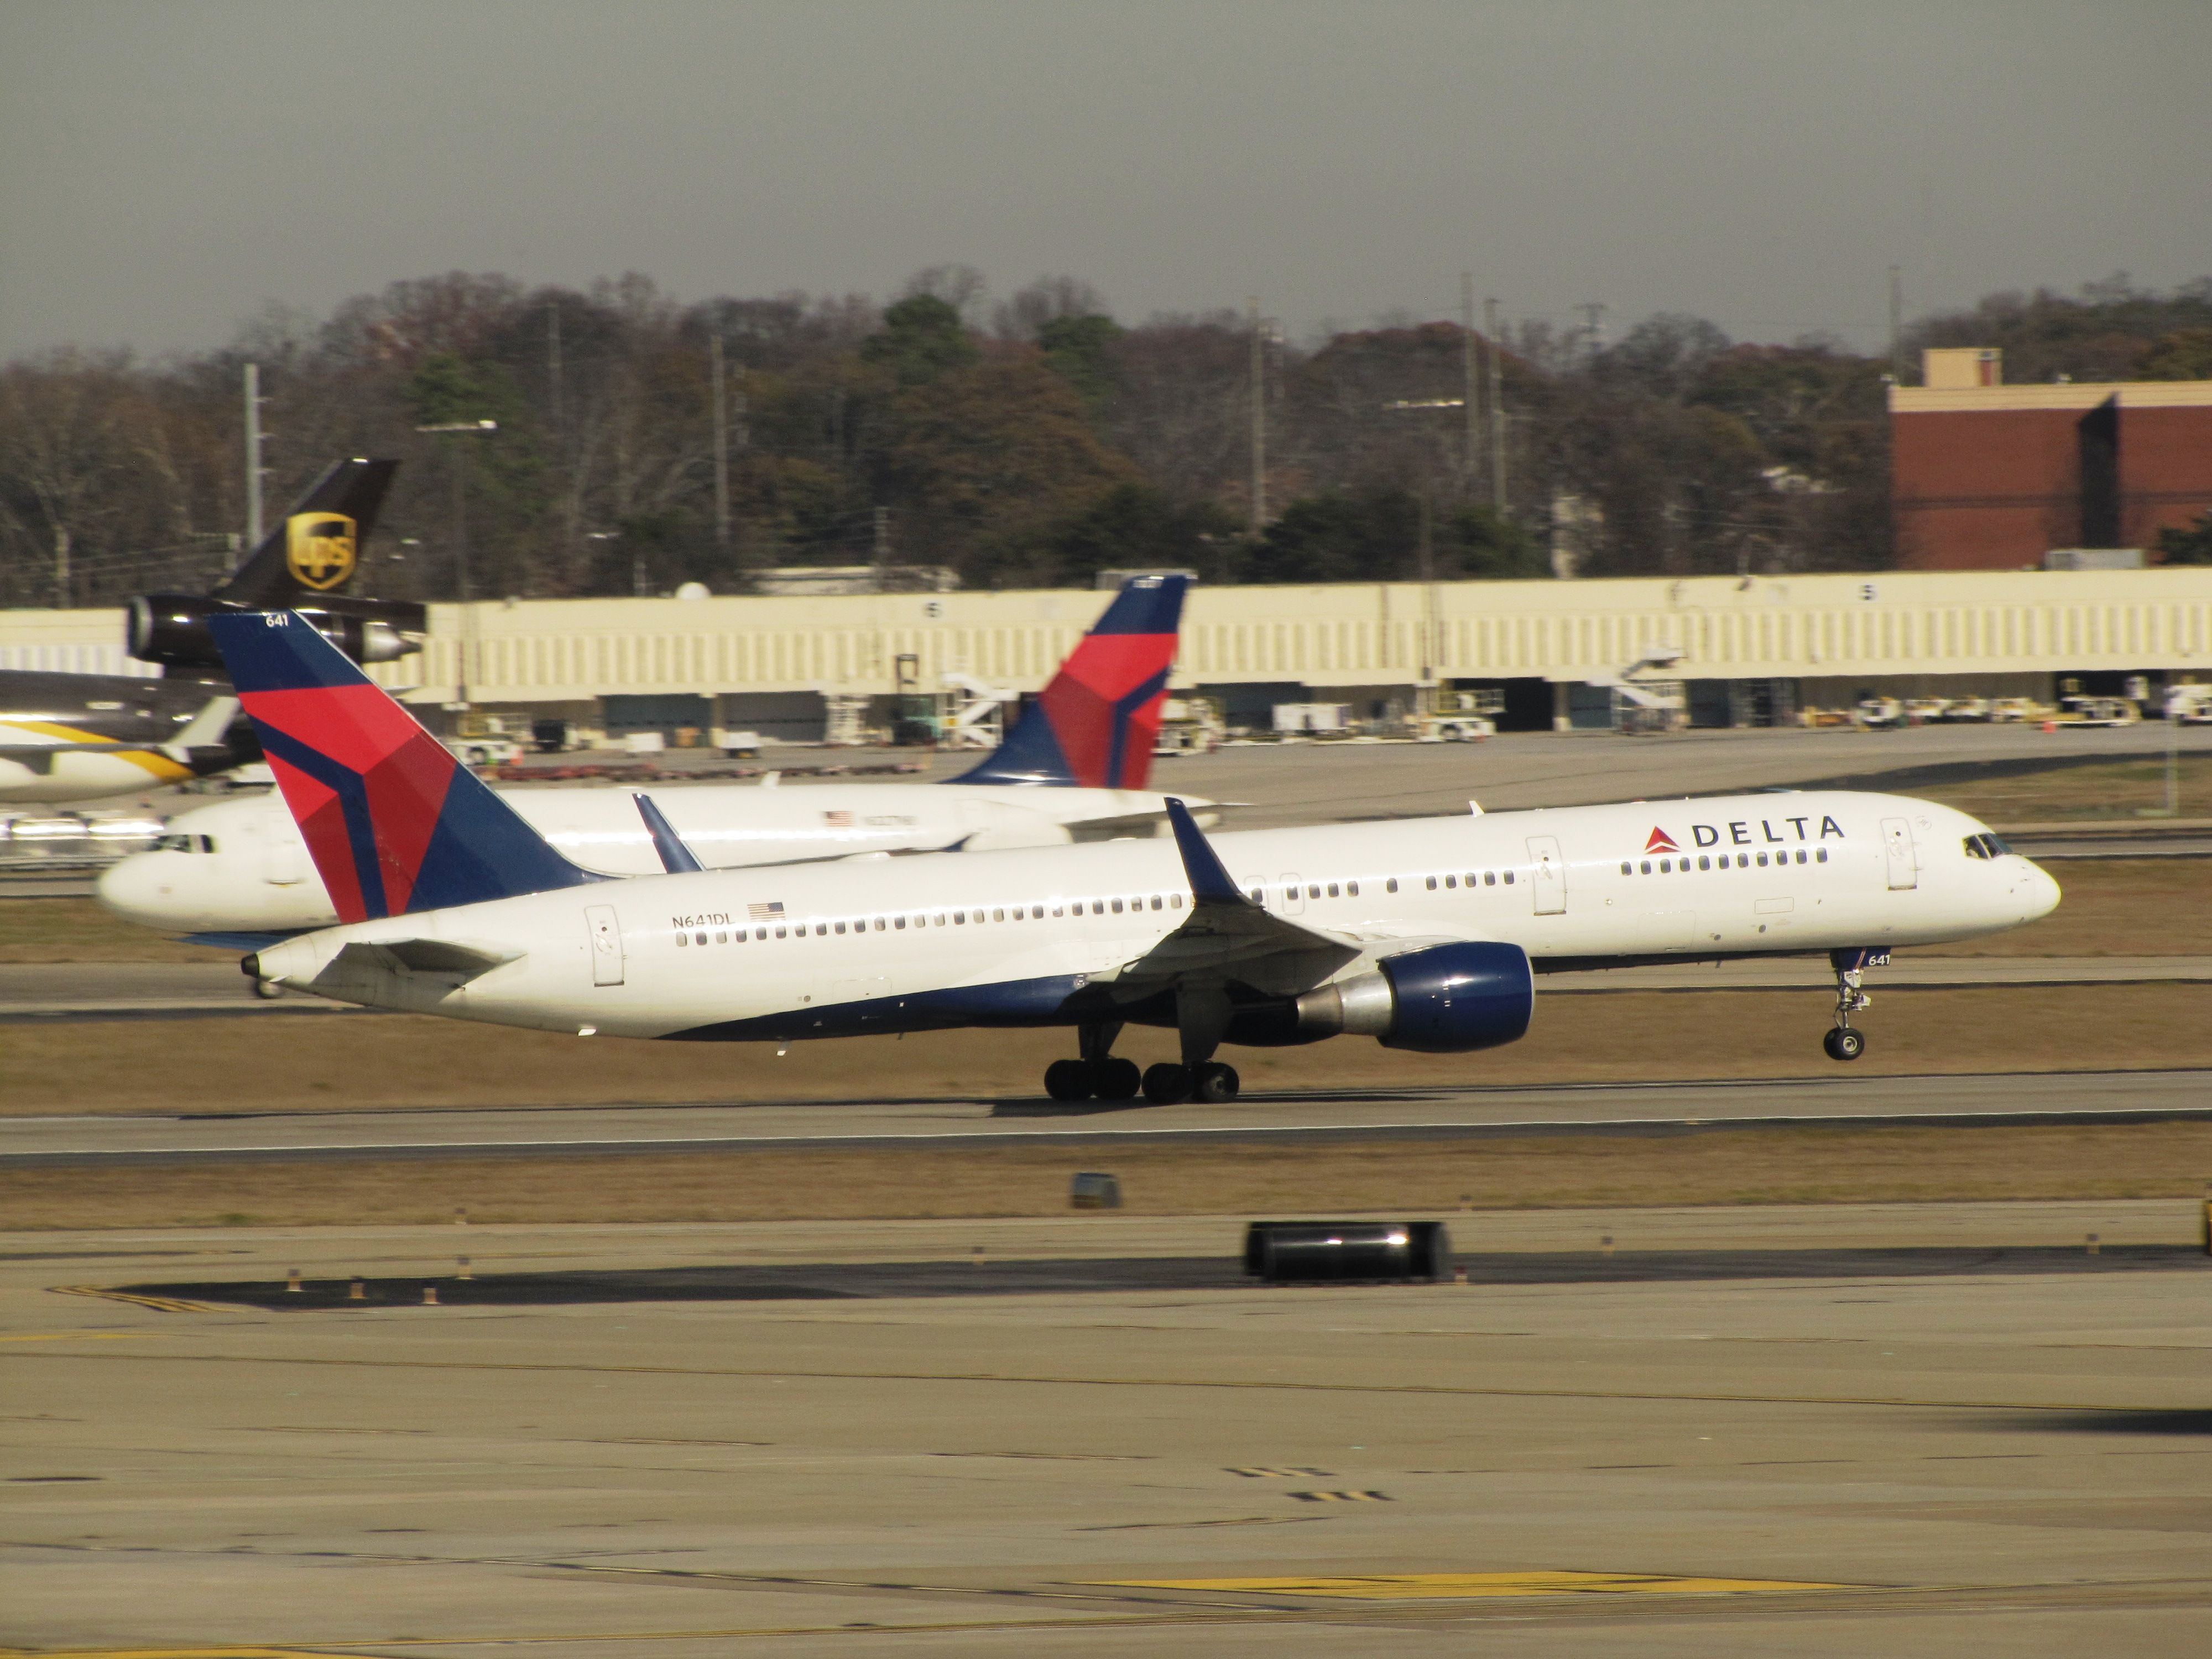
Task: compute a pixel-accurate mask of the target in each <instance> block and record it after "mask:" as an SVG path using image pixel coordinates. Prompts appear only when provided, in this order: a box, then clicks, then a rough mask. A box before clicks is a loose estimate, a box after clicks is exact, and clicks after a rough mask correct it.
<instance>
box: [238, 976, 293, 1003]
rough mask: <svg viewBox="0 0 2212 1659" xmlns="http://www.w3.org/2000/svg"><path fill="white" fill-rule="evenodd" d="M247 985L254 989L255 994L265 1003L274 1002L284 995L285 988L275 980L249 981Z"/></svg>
mask: <svg viewBox="0 0 2212 1659" xmlns="http://www.w3.org/2000/svg"><path fill="white" fill-rule="evenodd" d="M247 983H248V984H250V985H252V987H253V994H254V995H255V996H257V997H258V998H260V999H261V1000H262V1001H264V1002H274V1001H276V999H277V998H278V997H281V996H283V994H284V987H283V986H282V985H280V984H278V983H277V982H276V981H275V980H273V979H257V980H249V981H247Z"/></svg>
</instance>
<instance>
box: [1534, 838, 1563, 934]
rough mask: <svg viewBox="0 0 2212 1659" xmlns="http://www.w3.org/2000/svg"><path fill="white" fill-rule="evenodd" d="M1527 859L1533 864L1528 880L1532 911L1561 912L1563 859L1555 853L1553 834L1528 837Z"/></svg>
mask: <svg viewBox="0 0 2212 1659" xmlns="http://www.w3.org/2000/svg"><path fill="white" fill-rule="evenodd" d="M1528 861H1529V863H1531V864H1532V865H1534V866H1535V868H1534V872H1532V873H1531V875H1530V880H1532V881H1533V882H1534V884H1535V887H1536V914H1537V915H1540V916H1559V915H1565V914H1566V909H1567V863H1566V860H1565V859H1563V858H1561V857H1560V856H1559V837H1558V836H1529V837H1528Z"/></svg>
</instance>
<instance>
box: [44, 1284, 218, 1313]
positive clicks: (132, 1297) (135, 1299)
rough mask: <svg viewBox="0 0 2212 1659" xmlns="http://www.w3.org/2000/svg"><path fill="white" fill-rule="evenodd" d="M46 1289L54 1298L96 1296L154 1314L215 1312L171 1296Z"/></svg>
mask: <svg viewBox="0 0 2212 1659" xmlns="http://www.w3.org/2000/svg"><path fill="white" fill-rule="evenodd" d="M46 1288H47V1289H48V1290H50V1291H52V1292H53V1293H54V1294H55V1295H56V1296H96V1297H100V1298H101V1299H103V1300H105V1301H108V1302H128V1303H129V1304H131V1306H132V1307H134V1308H151V1309H153V1310H155V1312H156V1313H213V1312H214V1311H215V1310H214V1309H213V1308H210V1307H209V1306H208V1305H207V1304H205V1303H202V1302H186V1301H185V1300H183V1299H182V1298H181V1297H173V1296H139V1295H137V1294H136V1293H135V1292H133V1291H111V1290H108V1289H106V1288H105V1287H104V1286H102V1285H47V1286H46Z"/></svg>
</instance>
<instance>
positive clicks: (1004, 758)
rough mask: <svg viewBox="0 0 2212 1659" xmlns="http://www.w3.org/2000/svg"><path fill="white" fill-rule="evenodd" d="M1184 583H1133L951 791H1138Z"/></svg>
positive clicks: (1181, 579) (1147, 771) (1147, 776)
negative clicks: (1053, 787) (1000, 786)
mask: <svg viewBox="0 0 2212 1659" xmlns="http://www.w3.org/2000/svg"><path fill="white" fill-rule="evenodd" d="M1189 586H1190V579H1189V578H1188V576H1179V575H1161V576H1132V577H1131V578H1129V580H1127V581H1126V582H1124V583H1122V584H1121V592H1119V593H1117V594H1115V596H1114V602H1113V604H1111V605H1108V606H1107V607H1106V614H1105V615H1104V616H1103V617H1099V619H1098V620H1097V622H1096V623H1093V624H1092V625H1091V631H1090V632H1089V633H1088V634H1085V635H1084V636H1083V639H1082V641H1081V642H1080V643H1079V644H1078V645H1077V646H1076V647H1075V649H1074V651H1073V653H1070V655H1069V656H1068V659H1067V660H1066V662H1064V663H1062V664H1060V671H1059V672H1058V673H1057V674H1054V676H1053V677H1052V683H1051V684H1049V685H1048V686H1046V687H1045V689H1044V690H1043V693H1042V695H1041V696H1038V698H1037V699H1036V702H1033V703H1031V704H1030V707H1029V708H1028V709H1027V710H1026V711H1025V712H1024V714H1023V715H1022V717H1021V719H1020V720H1018V721H1017V722H1016V723H1015V726H1014V729H1013V730H1012V732H1008V733H1007V734H1006V741H1005V742H1004V743H1002V744H1000V745H999V746H998V747H997V748H996V749H994V750H992V751H991V754H990V755H989V757H987V758H986V759H985V760H984V761H983V763H981V765H979V766H975V767H974V768H971V769H969V770H968V771H966V772H963V773H962V774H961V775H959V776H958V777H957V778H951V779H948V780H947V781H948V782H951V783H1031V784H1060V785H1062V786H1079V787H1084V788H1088V789H1142V788H1143V787H1145V786H1146V783H1147V782H1149V781H1151V779H1152V744H1153V740H1154V739H1155V738H1158V735H1159V730H1160V705H1161V704H1162V703H1163V702H1165V701H1166V699H1167V693H1168V668H1169V666H1170V664H1172V663H1173V662H1174V661H1175V654H1176V644H1177V642H1178V636H1177V632H1176V630H1177V629H1179V628H1180V626H1181V625H1182V599H1183V593H1184V591H1185V590H1186V589H1188V587H1189Z"/></svg>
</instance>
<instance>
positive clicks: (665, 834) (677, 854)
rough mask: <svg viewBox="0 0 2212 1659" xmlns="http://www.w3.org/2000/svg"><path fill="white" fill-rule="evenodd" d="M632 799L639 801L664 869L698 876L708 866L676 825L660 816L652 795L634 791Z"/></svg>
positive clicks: (638, 808) (654, 849) (679, 874)
mask: <svg viewBox="0 0 2212 1659" xmlns="http://www.w3.org/2000/svg"><path fill="white" fill-rule="evenodd" d="M630 799H632V800H634V801H635V802H636V803H637V815H638V817H641V818H643V819H644V820H645V833H646V834H647V835H648V836H652V837H653V851H654V852H656V853H658V854H660V867H661V868H662V869H664V870H665V871H666V872H668V873H669V874H670V875H671V876H696V875H697V874H698V873H699V872H701V871H702V869H704V868H705V867H706V866H704V865H702V864H701V863H700V862H699V858H698V854H696V853H694V852H693V851H692V850H691V849H690V848H689V847H687V846H685V845H684V837H683V836H679V835H678V834H677V833H676V828H675V826H674V825H673V824H671V823H669V821H668V820H667V819H666V818H665V817H661V816H660V809H659V807H658V806H655V805H653V797H652V796H650V795H647V794H642V793H632V794H631V796H630Z"/></svg>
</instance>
